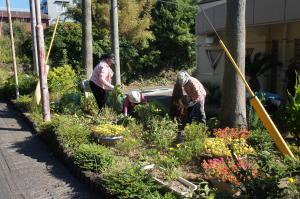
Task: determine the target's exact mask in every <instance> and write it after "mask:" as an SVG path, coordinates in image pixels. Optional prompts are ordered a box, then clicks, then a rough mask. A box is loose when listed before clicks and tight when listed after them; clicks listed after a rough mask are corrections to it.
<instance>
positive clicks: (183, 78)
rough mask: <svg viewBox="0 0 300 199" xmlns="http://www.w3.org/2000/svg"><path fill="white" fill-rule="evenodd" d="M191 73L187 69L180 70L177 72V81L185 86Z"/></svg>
mask: <svg viewBox="0 0 300 199" xmlns="http://www.w3.org/2000/svg"><path fill="white" fill-rule="evenodd" d="M189 77H190V75H189V74H188V73H187V72H186V71H180V72H179V73H178V74H177V81H178V83H179V84H180V85H182V86H184V85H185V84H186V83H187V82H188V80H189Z"/></svg>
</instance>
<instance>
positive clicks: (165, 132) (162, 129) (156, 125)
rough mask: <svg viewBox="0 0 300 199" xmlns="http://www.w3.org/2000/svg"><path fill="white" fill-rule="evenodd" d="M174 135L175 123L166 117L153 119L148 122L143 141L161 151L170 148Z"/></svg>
mask: <svg viewBox="0 0 300 199" xmlns="http://www.w3.org/2000/svg"><path fill="white" fill-rule="evenodd" d="M176 135H177V123H175V122H173V121H172V120H170V119H169V118H168V117H154V118H152V119H151V120H150V121H149V122H148V129H147V131H146V133H145V134H144V140H145V141H146V142H147V143H150V144H154V145H156V146H157V147H158V148H161V149H163V148H168V147H169V146H171V144H172V142H173V141H174V139H175V137H176Z"/></svg>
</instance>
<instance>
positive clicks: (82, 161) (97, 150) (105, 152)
mask: <svg viewBox="0 0 300 199" xmlns="http://www.w3.org/2000/svg"><path fill="white" fill-rule="evenodd" d="M74 159H75V163H76V164H77V165H78V166H80V167H81V168H83V169H86V170H90V171H93V172H96V173H100V172H101V170H102V169H104V168H107V167H109V166H111V165H112V164H113V163H114V161H115V156H114V155H113V153H112V151H111V150H109V149H108V148H106V147H104V146H101V145H97V144H81V145H79V147H78V148H76V149H75V151H74Z"/></svg>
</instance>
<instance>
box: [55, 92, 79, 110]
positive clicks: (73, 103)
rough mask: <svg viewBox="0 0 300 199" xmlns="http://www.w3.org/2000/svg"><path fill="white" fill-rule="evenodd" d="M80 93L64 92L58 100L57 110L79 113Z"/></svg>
mask: <svg viewBox="0 0 300 199" xmlns="http://www.w3.org/2000/svg"><path fill="white" fill-rule="evenodd" d="M80 98H81V94H80V93H65V94H63V95H62V97H61V99H60V101H59V110H60V112H61V113H63V114H70V115H73V114H75V113H80Z"/></svg>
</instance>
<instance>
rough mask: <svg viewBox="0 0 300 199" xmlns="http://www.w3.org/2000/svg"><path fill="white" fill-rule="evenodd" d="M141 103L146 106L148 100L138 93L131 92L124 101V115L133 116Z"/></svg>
mask: <svg viewBox="0 0 300 199" xmlns="http://www.w3.org/2000/svg"><path fill="white" fill-rule="evenodd" d="M140 103H143V104H146V103H147V98H146V97H145V96H144V95H143V94H142V93H140V92H138V91H131V92H129V93H128V94H127V96H126V98H125V101H124V106H123V111H124V114H125V115H126V116H127V115H128V114H131V113H132V112H133V111H134V107H135V106H136V105H137V104H140Z"/></svg>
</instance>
